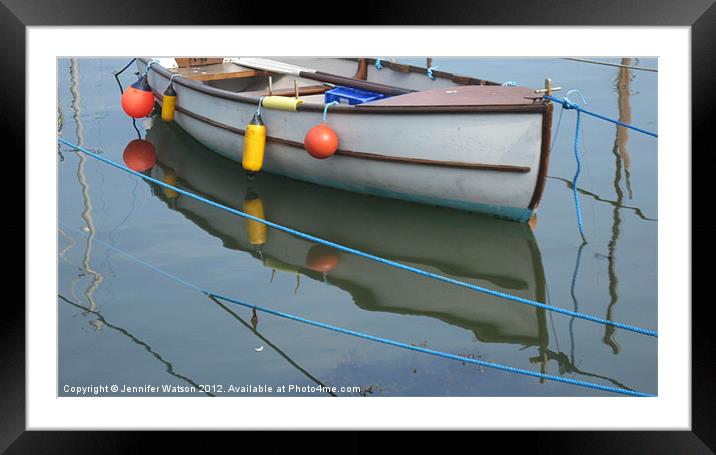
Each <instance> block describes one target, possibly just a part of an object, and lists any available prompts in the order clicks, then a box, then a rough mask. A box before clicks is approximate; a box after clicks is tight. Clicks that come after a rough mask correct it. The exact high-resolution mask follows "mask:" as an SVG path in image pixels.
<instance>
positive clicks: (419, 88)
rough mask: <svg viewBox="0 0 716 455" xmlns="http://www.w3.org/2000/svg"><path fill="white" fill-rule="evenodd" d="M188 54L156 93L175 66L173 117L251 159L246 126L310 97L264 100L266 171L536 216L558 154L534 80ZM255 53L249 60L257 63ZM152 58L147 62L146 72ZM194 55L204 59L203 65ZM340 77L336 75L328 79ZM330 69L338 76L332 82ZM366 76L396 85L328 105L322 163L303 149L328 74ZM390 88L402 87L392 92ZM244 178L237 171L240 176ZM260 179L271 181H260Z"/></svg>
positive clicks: (153, 71)
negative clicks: (329, 137) (326, 152)
mask: <svg viewBox="0 0 716 455" xmlns="http://www.w3.org/2000/svg"><path fill="white" fill-rule="evenodd" d="M177 60H179V61H180V63H182V62H181V59H161V60H160V62H161V63H160V64H152V65H150V70H149V72H148V80H149V83H150V85H151V87H152V89H153V91H154V94H155V97H156V99H157V101H159V102H161V94H162V93H163V91H164V90H165V89H166V87H167V85H168V84H169V79H170V77H171V76H172V75H173V74H177V73H178V74H180V75H181V76H182V77H175V78H174V80H173V81H174V86H175V88H176V92H177V107H176V115H175V121H176V123H177V124H178V125H179V126H181V127H182V128H183V129H184V130H186V131H187V132H188V133H189V134H190V135H192V136H193V137H195V138H196V139H197V140H198V141H199V142H201V143H203V144H204V145H206V146H207V147H209V148H210V149H212V150H214V151H215V152H217V153H219V154H221V155H223V156H225V157H227V158H230V159H232V160H234V161H239V162H240V161H241V159H242V150H243V140H244V134H245V128H246V124H247V123H248V122H249V120H250V119H251V117H252V115H253V113H254V112H255V111H256V109H257V107H258V104H259V100H260V99H261V97H262V96H265V95H268V94H269V76H271V80H272V84H271V93H272V94H273V95H281V96H294V95H295V89H294V85H295V86H296V87H297V90H298V92H299V96H300V98H301V99H303V100H304V103H303V104H300V105H299V106H298V108H297V110H296V111H295V112H290V111H283V110H272V109H266V108H263V109H262V111H261V114H262V117H263V120H264V122H265V124H266V127H267V135H268V137H267V146H266V158H265V163H264V170H265V171H266V172H269V173H274V174H279V175H283V176H287V177H291V178H294V179H298V180H303V181H308V182H312V183H317V184H320V185H325V186H330V187H335V188H340V189H345V190H349V191H353V192H358V193H365V194H371V195H376V196H383V197H391V198H397V199H404V200H409V201H414V202H420V203H427V204H433V205H439V206H446V207H452V208H457V209H462V210H468V211H477V212H484V213H489V214H491V215H494V216H497V217H501V218H506V219H510V220H515V221H520V222H526V221H528V220H529V219H530V218H531V217H532V216H533V214H534V213H535V211H536V209H537V207H538V204H539V201H540V198H541V195H542V192H543V189H544V184H545V179H546V175H547V165H548V160H549V148H550V147H549V142H550V126H551V115H552V106H551V104H550V103H549V102H546V101H544V100H543V99H542V98H541V96H539V95H536V94H535V92H534V90H531V89H528V88H524V87H505V86H501V85H499V84H497V83H495V82H490V81H485V80H480V79H475V78H471V77H466V76H458V75H454V74H451V73H444V72H440V71H433V76H434V79H431V78H429V77H427V76H426V71H427V70H426V68H420V67H416V66H411V65H403V64H398V63H394V62H389V61H386V62H383V63H382V66H383V68H382V69H377V68H376V66H375V65H374V63H375V60H372V59H339V58H284V59H280V60H281V63H282V64H285V65H287V66H290V65H296V66H299V67H302V68H304V67H305V68H312V69H313V70H315V73H314V72H311V73H307V72H302V73H297V75H293V76H292V75H286V74H280V73H279V72H272V71H265V70H261V69H257V67H253V68H251V67H247V66H242V65H240V64H237V63H236V62H239V63H241V62H242V59H238V60H235V61H233V62H232V61H231V59H226V61H224V60H222V59H218V60H214V61H210V60H208V59H205V61H203V62H198V63H201V65H199V66H178V65H177V63H176V61H177ZM247 61H248V60H247ZM148 62H149V59H142V58H139V59H137V64H138V68H139V70H140V71H142V72H143V71H145V69H146V66H147V63H148ZM195 63H196V62H195ZM328 76H330V77H328ZM331 77H332V79H331ZM331 80H332V81H334V82H339V83H348V84H351V83H353V84H361V83H362V84H364V85H365V86H367V87H373V88H374V89H375V90H387V91H388V92H387V93H393V95H391V96H388V97H386V98H383V99H379V100H376V101H370V102H365V103H362V104H358V105H343V104H340V105H336V106H333V107H331V108H330V110H329V114H328V122H329V125H330V127H331V128H332V129H333V130H335V131H336V133H337V134H338V137H339V141H340V142H339V149H338V151H337V153H336V155H334V156H333V157H331V158H329V159H325V160H316V159H314V158H312V157H311V156H310V155H308V153H306V152H305V150H304V145H303V140H304V136H305V135H306V132H307V131H308V130H309V129H310V128H311V127H313V126H314V125H316V124H319V123H320V122H321V118H322V113H323V110H324V95H323V93H324V92H325V91H326V90H328V89H330V85H328V84H325V83H321V81H331ZM391 90H392V92H391ZM237 178H239V177H238V176H237ZM259 178H261V177H259Z"/></svg>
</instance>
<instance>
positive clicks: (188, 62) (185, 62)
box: [174, 57, 224, 68]
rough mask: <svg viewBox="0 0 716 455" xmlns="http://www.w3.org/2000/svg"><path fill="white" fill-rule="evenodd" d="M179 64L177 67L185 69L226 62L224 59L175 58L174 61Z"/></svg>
mask: <svg viewBox="0 0 716 455" xmlns="http://www.w3.org/2000/svg"><path fill="white" fill-rule="evenodd" d="M174 60H175V61H176V62H177V66H179V67H180V68H185V67H187V66H202V65H212V64H214V63H221V62H223V61H224V59H223V58H221V57H219V58H202V57H192V58H175V59H174Z"/></svg>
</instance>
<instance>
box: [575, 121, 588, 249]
mask: <svg viewBox="0 0 716 455" xmlns="http://www.w3.org/2000/svg"><path fill="white" fill-rule="evenodd" d="M581 114H582V113H581V112H580V111H577V129H576V130H575V131H574V158H575V160H576V161H577V170H576V171H575V173H574V178H573V179H572V194H573V195H574V207H575V209H576V211H577V226H579V235H581V236H582V241H583V242H585V243H586V242H587V237H586V236H585V235H584V224H583V223H582V207H581V206H580V205H579V193H578V192H577V180H578V179H579V174H580V172H581V170H582V160H581V159H580V158H579V137H580V132H581V125H582V118H581Z"/></svg>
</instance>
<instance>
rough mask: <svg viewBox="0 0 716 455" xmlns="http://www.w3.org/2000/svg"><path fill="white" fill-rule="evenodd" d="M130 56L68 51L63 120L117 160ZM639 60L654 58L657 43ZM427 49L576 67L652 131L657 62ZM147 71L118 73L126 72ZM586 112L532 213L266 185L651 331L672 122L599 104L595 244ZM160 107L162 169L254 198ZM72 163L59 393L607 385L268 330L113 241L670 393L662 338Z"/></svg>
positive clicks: (272, 326) (384, 237)
mask: <svg viewBox="0 0 716 455" xmlns="http://www.w3.org/2000/svg"><path fill="white" fill-rule="evenodd" d="M405 61H409V60H405ZM607 61H610V62H615V63H616V62H619V59H607ZM127 62H128V59H78V60H75V61H71V60H69V59H63V60H59V61H58V78H59V93H58V97H59V105H58V124H59V130H60V134H61V136H62V137H64V138H65V139H67V140H69V141H71V142H75V143H80V144H83V145H84V146H86V147H89V148H91V149H93V150H96V151H98V152H101V153H102V154H103V156H105V157H107V158H110V159H112V160H114V161H117V162H122V152H123V150H124V148H125V146H126V145H127V143H128V142H129V141H131V140H133V139H136V138H137V131H135V129H134V127H133V125H132V122H131V120H130V119H129V118H128V117H127V116H126V115H125V114H124V113H123V112H122V110H121V107H120V105H119V95H120V93H119V87H118V85H117V82H116V81H115V79H114V76H113V74H112V72H113V71H115V70H118V69H120V68H122V67H123V66H124V65H125V64H126V63H127ZM631 63H632V64H634V63H638V64H639V65H641V66H646V67H656V66H657V61H656V60H655V59H639V60H638V61H636V60H632V62H631ZM433 65H438V66H439V67H440V68H439V69H440V70H444V71H454V72H457V73H461V74H467V75H473V76H476V77H481V78H484V79H490V80H496V81H507V80H515V81H517V82H518V83H519V84H520V85H524V86H530V87H535V88H538V87H541V86H542V85H543V83H544V79H545V77H551V78H552V79H553V80H554V83H555V85H559V86H562V87H564V89H565V91H563V92H562V94H564V93H565V92H566V90H570V89H580V90H581V92H582V93H583V94H584V96H585V97H586V98H587V102H588V103H589V104H588V106H586V107H587V108H589V109H591V110H593V111H595V112H599V113H602V114H605V115H607V116H610V117H614V118H617V117H619V116H620V107H619V106H620V102H621V115H622V116H624V115H626V114H628V113H630V115H631V123H633V124H635V125H638V126H641V127H644V128H646V129H649V130H653V131H656V129H657V74H656V73H651V72H644V71H631V72H629V71H624V70H622V71H621V72H620V70H619V69H618V68H614V67H608V66H600V65H593V64H586V63H578V62H573V61H567V60H562V59H522V60H515V59H474V60H456V59H439V58H436V59H434V61H433ZM134 71H135V68H134V67H131V68H130V69H129V70H128V71H127V72H125V73H124V74H123V75H122V76H121V80H122V83H123V85H125V86H126V85H128V84H129V83H131V82H132V80H133V79H134V75H133V74H131V73H132V72H134ZM575 100H579V98H575ZM559 111H560V110H559V109H558V108H557V107H556V108H555V116H554V124H553V130H552V131H553V135H554V133H555V132H556V131H555V130H556V126H557V120H558V118H559ZM575 117H576V116H575V114H574V112H570V111H567V112H565V113H564V116H563V119H562V123H561V126H560V128H559V134H558V136H557V137H556V143H555V147H554V149H553V153H552V157H551V162H550V169H549V179H548V181H547V186H546V190H545V194H544V197H543V199H542V202H541V205H540V210H539V214H538V220H537V221H538V222H537V227H536V229H535V231H534V232H532V230H531V229H530V228H529V227H527V226H526V225H519V224H515V223H510V222H505V221H500V220H494V219H491V218H486V217H484V216H481V215H476V214H469V213H463V212H456V211H452V210H448V209H442V208H434V207H427V206H420V205H416V204H410V203H403V202H397V201H390V200H381V199H377V198H372V197H366V196H360V195H355V194H351V193H345V192H341V191H338V190H332V189H328V188H322V187H317V186H314V185H308V184H304V183H300V182H295V181H292V180H288V179H284V178H280V177H275V176H269V175H262V176H260V177H259V178H258V179H257V182H256V184H255V185H254V187H253V188H252V190H253V191H254V192H255V193H256V194H257V196H258V197H259V199H260V200H261V202H262V204H263V205H264V208H265V212H266V217H267V219H269V220H272V221H277V222H281V223H285V224H289V225H293V226H301V227H302V228H303V229H304V230H305V231H308V232H309V233H315V234H317V235H319V236H323V237H324V238H328V239H329V240H333V241H337V242H339V243H343V244H345V245H348V246H352V247H356V248H359V249H364V250H367V251H369V252H372V253H375V254H379V255H384V256H386V257H388V258H390V259H394V260H397V261H400V262H404V263H407V264H410V265H413V266H416V267H419V268H424V269H426V270H429V271H433V272H437V273H441V274H445V275H448V276H452V277H455V278H457V279H461V280H467V281H470V282H473V283H476V284H480V285H482V286H486V287H490V288H492V289H496V290H500V291H503V292H508V293H511V294H516V295H522V296H525V297H528V298H533V299H537V300H540V301H546V302H547V303H549V304H551V305H555V306H559V307H562V308H567V309H570V310H574V309H577V311H580V312H583V313H587V314H592V315H595V316H599V317H604V318H610V319H612V320H615V321H619V322H623V323H628V324H633V325H637V326H640V327H645V328H653V329H656V328H657V219H658V213H657V141H656V140H655V139H654V138H651V137H648V136H644V135H642V134H639V133H636V132H629V133H628V134H627V135H626V136H625V135H623V134H622V133H619V137H617V131H618V128H617V127H615V126H614V125H613V124H609V123H606V122H602V121H600V120H596V119H593V118H590V117H584V118H583V125H582V126H583V128H582V130H583V140H582V144H581V145H582V163H583V171H582V176H581V179H580V181H579V185H578V186H579V189H580V198H581V199H580V200H581V203H582V210H583V217H584V224H585V228H586V235H587V238H588V240H589V243H588V244H587V245H584V246H582V247H581V248H580V245H581V243H582V242H581V239H580V236H579V233H578V230H577V225H576V218H575V211H574V201H573V197H572V192H571V189H570V188H571V187H570V183H569V181H570V180H571V178H572V176H573V174H574V171H575V159H574V145H573V141H574V131H575ZM146 126H148V125H145V124H143V122H141V121H139V122H137V128H138V129H139V133H140V134H141V136H142V137H143V138H144V137H145V136H146V138H147V139H148V140H149V141H151V142H153V143H154V144H155V146H156V147H157V153H158V155H159V165H158V166H156V168H155V169H153V170H152V175H153V176H155V177H157V178H172V177H173V176H176V178H177V181H178V183H179V185H180V186H184V187H186V188H190V189H191V190H192V191H196V192H199V193H202V194H206V195H209V196H211V197H212V198H214V199H218V200H221V201H222V202H224V203H226V204H229V205H232V206H234V207H235V208H237V209H239V210H242V207H243V200H244V197H245V196H246V192H247V191H248V188H247V184H246V182H245V179H244V178H243V172H242V171H241V169H240V166H239V165H236V164H234V163H231V162H228V161H226V160H224V159H221V158H218V157H217V156H215V155H214V154H213V153H212V152H210V151H208V150H207V149H205V148H204V147H203V146H201V145H200V144H198V143H197V142H196V141H194V140H193V139H192V138H190V137H188V136H187V135H186V134H185V133H184V132H183V131H182V130H181V129H180V128H178V127H177V126H176V125H166V124H163V123H162V122H160V121H157V122H154V123H153V125H152V127H151V129H150V130H149V131H147V130H146ZM553 137H554V136H553ZM58 173H59V188H58V191H59V201H58V202H59V222H60V223H61V224H60V226H59V230H58V250H59V253H60V254H59V259H58V273H59V289H58V293H59V294H60V296H61V297H60V298H59V299H58V307H57V310H58V314H59V340H58V342H59V352H58V355H59V371H58V394H59V395H73V394H72V393H67V392H65V391H64V390H65V389H64V388H65V386H66V385H68V386H88V385H112V384H117V385H118V386H120V387H121V386H122V385H146V384H152V385H157V386H161V385H164V384H168V385H182V386H189V385H192V384H193V385H199V384H206V385H212V386H214V385H222V386H223V390H224V391H227V389H228V386H229V385H230V384H234V385H239V386H242V385H271V386H274V387H277V386H280V385H290V384H294V385H298V386H304V385H311V386H315V385H317V384H323V385H326V386H336V387H340V386H358V387H359V388H360V390H361V392H350V393H338V395H360V394H363V395H372V396H390V395H393V396H394V395H397V396H492V395H495V396H508V395H509V396H515V395H516V396H532V395H547V396H572V395H611V394H608V393H604V392H598V391H594V390H591V389H584V388H581V387H577V386H573V385H566V384H560V383H555V382H550V381H545V382H541V381H540V380H539V379H535V378H530V377H524V376H519V375H516V374H511V373H506V372H501V371H496V370H492V369H489V368H481V367H479V366H475V365H471V364H462V363H461V362H457V361H453V360H447V359H441V358H436V357H432V356H428V355H425V354H421V353H416V352H410V351H406V350H402V349H397V348H395V347H391V346H386V345H382V344H377V343H373V342H370V341H364V340H360V339H356V338H353V337H349V336H346V335H340V334H337V333H334V332H329V331H326V330H323V329H320V328H314V327H309V326H306V325H302V324H299V323H296V322H292V321H289V320H285V319H281V318H277V317H274V316H271V315H265V314H259V315H258V322H257V324H256V327H255V328H254V327H253V324H252V322H251V318H252V314H251V311H250V310H248V309H246V308H243V307H238V306H235V305H231V304H225V305H219V304H218V303H215V302H213V301H211V300H209V299H208V298H207V297H206V296H204V295H202V294H200V293H197V292H196V291H193V290H191V289H188V288H187V287H185V286H182V285H181V284H179V283H177V282H176V281H173V280H170V279H168V278H167V277H165V276H163V275H161V274H159V273H157V272H155V271H152V270H150V269H148V268H146V267H144V266H143V265H141V264H139V263H137V262H135V261H132V260H130V259H128V258H126V257H123V256H122V255H120V254H118V253H116V252H113V251H112V250H111V249H109V248H107V245H113V246H115V247H116V248H119V249H121V250H123V251H126V252H129V253H131V254H132V255H135V256H137V257H139V258H141V259H142V260H144V261H147V262H149V263H151V264H153V265H155V266H158V267H161V268H162V269H165V270H167V271H169V272H171V273H173V274H176V275H178V276H181V277H182V278H186V279H188V280H189V281H192V282H193V283H196V284H198V285H200V286H202V287H205V288H209V289H212V290H214V291H216V292H220V293H223V294H225V295H231V296H234V297H236V298H239V299H241V300H243V301H247V302H251V303H255V304H257V305H262V306H266V307H270V308H274V309H278V310H281V311H285V312H288V313H292V314H297V315H301V316H303V317H306V318H310V319H316V320H319V321H323V322H327V323H331V324H335V325H338V326H342V327H346V328H350V329H353V330H357V331H363V332H367V333H370V334H373V335H379V336H383V337H387V338H391V339H396V340H399V341H402V342H405V343H412V344H415V345H420V346H426V347H428V348H431V349H435V350H441V351H445V352H450V353H454V354H461V355H467V356H470V357H475V358H479V359H483V360H487V361H490V362H496V363H502V364H505V365H510V366H514V367H520V368H525V369H530V370H533V371H545V372H547V373H550V374H557V375H562V376H564V377H570V378H576V379H580V380H585V381H590V382H596V383H599V384H606V385H612V386H619V387H628V388H632V389H636V390H639V391H643V392H649V393H657V340H656V339H655V338H651V337H647V336H643V335H639V334H634V333H630V332H626V331H623V330H619V329H616V330H609V329H605V327H604V326H602V325H599V324H594V323H591V322H586V321H583V320H579V319H577V320H572V318H570V317H568V316H564V315H559V314H550V313H545V312H543V311H538V310H534V309H532V308H528V307H525V306H523V305H520V304H517V303H510V302H499V301H497V300H495V299H492V298H490V297H486V296H483V295H480V294H476V293H474V292H470V291H467V290H461V289H456V288H455V287H453V286H450V285H447V284H441V283H438V282H435V281H431V280H428V279H424V278H420V277H417V276H415V275H412V274H410V273H408V272H400V271H397V270H394V269H392V268H388V267H386V266H383V265H379V264H376V263H374V262H371V261H367V260H363V259H360V258H356V257H351V256H349V255H346V254H343V253H337V254H334V253H333V252H330V251H322V250H320V249H315V248H313V250H312V247H313V245H311V244H310V243H308V242H305V241H303V240H299V239H295V238H293V237H290V236H288V235H286V234H282V233H280V232H275V231H269V232H268V235H267V242H266V244H265V245H264V246H263V247H262V248H260V249H259V248H257V247H256V246H255V245H251V244H250V243H249V242H248V238H247V233H246V226H245V222H244V220H243V219H241V218H238V217H232V216H229V215H227V214H226V213H224V212H221V211H219V210H218V209H214V208H210V207H207V206H203V205H201V204H198V203H194V202H192V201H191V200H187V198H184V197H182V196H179V197H176V195H175V194H171V192H169V193H167V192H166V191H164V190H162V189H161V188H153V187H152V186H151V185H150V184H148V183H147V182H144V181H141V180H140V179H138V178H136V177H134V176H130V175H128V174H126V173H123V172H121V171H118V170H116V169H114V168H111V167H109V166H107V165H105V164H102V163H100V162H98V161H96V160H93V159H91V158H83V157H82V156H81V155H80V154H75V153H72V152H70V151H69V150H68V149H67V148H66V147H64V146H62V147H59V148H58ZM234 176H235V178H234ZM311 254H312V255H313V256H310V255H311ZM316 255H318V258H319V259H321V260H327V261H328V262H329V263H330V261H333V260H335V261H337V265H336V266H335V268H334V269H332V270H330V271H328V272H327V273H325V274H323V273H321V272H319V271H315V270H311V268H310V264H309V263H310V262H311V260H310V259H309V260H308V262H307V259H308V258H309V257H314V258H315V257H316ZM261 346H263V350H260V351H257V349H260V348H261ZM212 390H214V391H216V389H215V388H212ZM106 395H112V393H107V394H106ZM140 395H141V393H140ZM145 395H153V394H151V393H148V394H145ZM195 395H202V394H201V393H195ZM237 395H242V394H241V393H239V394H237ZM280 395H281V396H283V395H288V394H287V393H286V394H280ZM297 395H301V396H309V395H326V396H327V395H328V394H326V393H321V392H315V393H311V392H308V393H297Z"/></svg>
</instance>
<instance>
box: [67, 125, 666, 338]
mask: <svg viewBox="0 0 716 455" xmlns="http://www.w3.org/2000/svg"><path fill="white" fill-rule="evenodd" d="M57 140H58V141H59V142H61V143H62V144H65V145H67V146H68V147H71V148H73V149H75V150H77V151H79V152H81V153H83V154H85V155H88V156H90V157H92V158H95V159H97V160H99V161H102V162H103V163H105V164H109V165H110V166H112V167H115V168H117V169H120V170H122V171H124V172H127V173H129V174H132V175H135V176H137V177H139V178H141V179H144V180H146V181H148V182H152V183H154V184H156V185H159V186H161V187H164V188H168V189H170V190H173V191H176V192H177V193H179V194H183V195H185V196H187V197H190V198H192V199H196V200H197V201H201V202H204V203H206V204H209V205H211V206H213V207H216V208H218V209H221V210H224V211H227V212H229V213H233V214H234V215H238V216H240V217H243V218H247V219H249V220H252V221H256V222H257V223H261V224H265V225H266V226H269V227H271V228H274V229H276V230H278V231H282V232H286V233H288V234H291V235H294V236H296V237H299V238H302V239H305V240H309V241H311V242H314V243H320V244H322V245H325V246H328V247H330V248H335V249H337V250H340V251H344V252H346V253H350V254H354V255H356V256H360V257H363V258H365V259H370V260H372V261H375V262H379V263H381V264H385V265H388V266H391V267H395V268H398V269H401V270H405V271H408V272H412V273H415V274H417V275H420V276H424V277H426V278H432V279H434V280H437V281H442V282H444V283H449V284H453V285H455V286H460V287H464V288H467V289H471V290H473V291H477V292H480V293H483V294H487V295H491V296H494V297H500V298H503V299H505V300H511V301H513V302H518V303H524V304H526V305H531V306H534V307H537V308H542V309H545V310H548V311H554V312H557V313H561V314H565V315H567V316H574V317H577V318H580V319H584V320H587V321H591V322H596V323H599V324H606V325H611V326H614V327H617V328H620V329H624V330H628V331H630V332H636V333H640V334H643V335H649V336H653V337H656V336H657V333H656V331H655V330H649V329H643V328H641V327H636V326H633V325H629V324H622V323H620V322H615V321H610V320H608V319H603V318H599V317H596V316H592V315H589V314H583V313H575V312H574V311H570V310H567V309H564V308H559V307H555V306H551V305H546V304H544V303H541V302H537V301H534V300H529V299H525V298H522V297H518V296H514V295H511V294H506V293H504V292H500V291H495V290H492V289H488V288H484V287H482V286H478V285H475V284H472V283H467V282H465V281H460V280H456V279H454V278H448V277H446V276H443V275H438V274H436V273H431V272H428V271H425V270H422V269H418V268H416V267H411V266H409V265H405V264H401V263H399V262H395V261H391V260H390V259H385V258H382V257H380V256H376V255H374V254H370V253H366V252H363V251H360V250H356V249H355V248H351V247H347V246H344V245H341V244H338V243H334V242H331V241H329V240H325V239H322V238H320V237H316V236H313V235H311V234H306V233H304V232H301V231H297V230H295V229H291V228H289V227H286V226H282V225H280V224H276V223H274V222H271V221H268V220H264V219H263V218H258V217H255V216H253V215H249V214H248V213H244V212H241V211H239V210H236V209H234V208H231V207H228V206H226V205H223V204H219V203H218V202H214V201H212V200H211V199H207V198H205V197H202V196H199V195H197V194H194V193H192V192H190V191H186V190H184V189H181V188H178V187H176V186H173V185H169V184H168V183H164V182H162V181H160V180H157V179H155V178H152V177H150V176H148V175H144V174H142V173H139V172H136V171H133V170H131V169H129V168H127V167H125V166H122V165H121V164H118V163H115V162H114V161H112V160H110V159H108V158H105V157H104V156H101V155H97V154H96V153H93V152H92V151H90V150H88V149H86V148H84V147H81V146H79V145H77V144H73V143H71V142H69V141H67V140H65V139H62V138H58V139H57Z"/></svg>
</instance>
